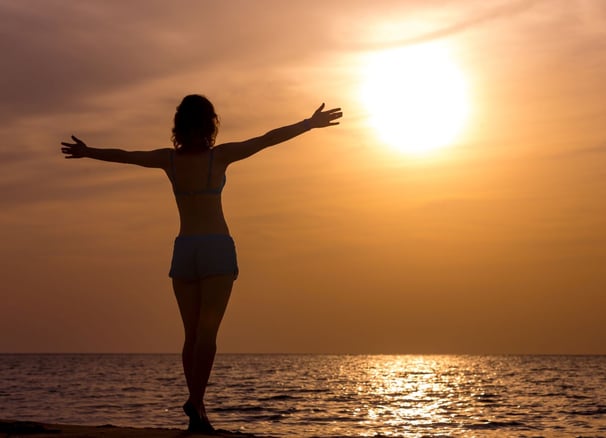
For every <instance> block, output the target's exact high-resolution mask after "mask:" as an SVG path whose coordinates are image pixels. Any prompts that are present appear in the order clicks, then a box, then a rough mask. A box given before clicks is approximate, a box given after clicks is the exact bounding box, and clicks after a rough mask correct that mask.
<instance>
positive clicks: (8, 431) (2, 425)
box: [0, 420, 267, 438]
mask: <svg viewBox="0 0 606 438" xmlns="http://www.w3.org/2000/svg"><path fill="white" fill-rule="evenodd" d="M0 433H2V434H3V435H2V436H3V437H6V438H8V437H11V438H17V437H21V436H27V437H32V438H34V437H48V436H53V437H72V438H76V437H77V438H101V437H103V438H143V437H145V438H176V437H189V436H191V437H202V438H203V437H209V436H212V437H242V438H247V437H248V438H254V437H257V438H261V437H259V436H258V435H252V434H247V433H242V432H229V431H223V430H219V431H217V433H216V434H214V435H203V434H193V433H189V432H187V431H186V430H182V429H165V428H151V427H149V428H138V427H118V426H113V425H111V424H105V425H100V426H78V425H67V424H46V423H39V422H34V421H11V420H0ZM266 438H267V437H266Z"/></svg>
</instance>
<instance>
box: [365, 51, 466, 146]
mask: <svg viewBox="0 0 606 438" xmlns="http://www.w3.org/2000/svg"><path fill="white" fill-rule="evenodd" d="M360 97H361V100H362V103H363V105H364V107H365V108H366V110H367V111H368V112H369V122H370V125H371V126H372V127H373V128H374V129H375V130H376V132H377V134H378V137H379V138H380V139H381V140H382V141H383V142H384V143H386V144H388V145H390V146H391V147H393V148H395V149H397V150H399V151H401V152H404V153H408V154H414V155H424V154H427V153H429V152H432V151H435V150H437V149H440V148H442V147H445V146H448V145H450V144H452V143H453V142H454V141H455V140H456V138H457V136H458V135H459V134H461V132H462V131H463V128H464V127H465V124H466V122H467V119H468V116H469V112H470V105H469V97H468V87H467V81H466V80H465V76H464V74H463V72H462V71H461V69H460V68H459V67H458V66H457V64H456V62H455V61H454V59H453V58H452V56H451V54H450V51H449V50H448V48H447V47H445V46H442V45H436V44H423V45H415V46H410V47H405V48H398V49H390V50H384V51H381V52H375V53H373V54H372V55H370V56H369V57H368V58H367V59H366V60H365V66H364V67H363V78H362V85H361V89H360Z"/></svg>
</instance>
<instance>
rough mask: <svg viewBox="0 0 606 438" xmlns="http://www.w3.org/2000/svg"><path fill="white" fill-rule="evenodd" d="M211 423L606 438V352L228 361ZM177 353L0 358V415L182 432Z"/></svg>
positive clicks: (216, 376)
mask: <svg viewBox="0 0 606 438" xmlns="http://www.w3.org/2000/svg"><path fill="white" fill-rule="evenodd" d="M211 380H212V382H211V386H210V387H209V389H208V391H207V401H206V402H207V408H208V411H209V417H210V418H211V421H213V423H214V424H215V426H217V427H219V428H222V429H228V430H232V431H237V430H241V431H246V432H251V433H256V434H259V435H272V436H283V437H286V436H319V437H331V436H375V435H382V436H405V437H421V436H468V437H472V436H479V437H485V436H488V437H497V436H498V437H503V436H518V437H540V436H545V437H557V436H563V437H564V436H577V437H581V436H582V437H606V356H363V355H351V356H349V355H337V356H326V355H253V354H251V355H230V354H223V355H219V356H218V357H217V361H216V365H215V369H214V371H213V375H212V377H211ZM186 397H187V394H186V386H185V381H184V378H183V376H182V371H181V363H180V356H179V355H176V354H150V355H139V354H127V355H124V354H99V355H97V354H57V355H55V354H48V355H45V354H43V355H11V354H4V355H0V418H3V419H14V420H34V421H43V422H53V423H72V424H85V425H99V424H107V423H111V424H115V425H124V426H145V427H148V426H162V427H185V425H186V422H185V418H184V416H183V414H182V411H181V405H182V404H183V402H184V401H185V399H186Z"/></svg>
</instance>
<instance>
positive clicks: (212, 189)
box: [170, 149, 227, 195]
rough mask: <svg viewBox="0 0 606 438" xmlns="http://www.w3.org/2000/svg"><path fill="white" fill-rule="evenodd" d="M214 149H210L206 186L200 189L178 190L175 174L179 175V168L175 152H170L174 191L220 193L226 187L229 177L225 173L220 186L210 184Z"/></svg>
mask: <svg viewBox="0 0 606 438" xmlns="http://www.w3.org/2000/svg"><path fill="white" fill-rule="evenodd" d="M213 152H214V151H213V150H212V149H211V150H210V156H209V158H208V178H207V179H206V188H203V189H198V190H177V180H176V178H175V176H176V175H177V169H176V167H175V158H174V156H175V152H174V151H171V154H170V165H171V170H172V178H171V182H172V185H173V192H174V193H175V195H220V194H221V192H222V191H223V187H225V182H226V181H227V178H226V177H225V175H223V182H222V183H221V185H220V186H219V187H211V186H210V182H211V181H210V180H211V176H212V169H213V156H214V154H213Z"/></svg>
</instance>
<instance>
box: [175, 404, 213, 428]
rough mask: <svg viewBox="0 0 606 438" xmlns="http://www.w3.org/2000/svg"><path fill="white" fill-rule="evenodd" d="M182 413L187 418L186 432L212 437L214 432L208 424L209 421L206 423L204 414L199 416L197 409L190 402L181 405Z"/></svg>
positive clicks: (206, 419)
mask: <svg viewBox="0 0 606 438" xmlns="http://www.w3.org/2000/svg"><path fill="white" fill-rule="evenodd" d="M183 412H185V415H187V416H188V417H189V426H188V427H187V431H188V432H192V433H203V434H207V435H212V434H214V433H215V432H216V431H215V428H214V427H213V426H212V425H211V424H210V421H208V418H207V417H206V412H205V413H204V415H203V416H200V413H199V412H198V409H197V408H196V406H195V405H194V403H192V402H191V401H190V400H188V401H187V402H186V403H185V404H184V405H183Z"/></svg>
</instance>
